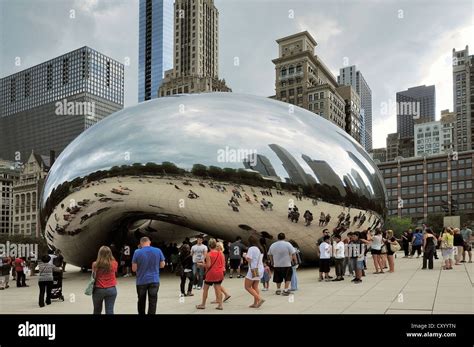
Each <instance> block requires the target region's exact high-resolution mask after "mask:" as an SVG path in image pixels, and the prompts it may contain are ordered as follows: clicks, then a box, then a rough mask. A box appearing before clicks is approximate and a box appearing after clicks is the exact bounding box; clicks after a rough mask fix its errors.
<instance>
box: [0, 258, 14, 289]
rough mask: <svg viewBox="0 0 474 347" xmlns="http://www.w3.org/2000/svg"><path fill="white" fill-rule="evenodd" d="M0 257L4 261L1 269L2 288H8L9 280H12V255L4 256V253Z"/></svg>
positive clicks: (0, 281)
mask: <svg viewBox="0 0 474 347" xmlns="http://www.w3.org/2000/svg"><path fill="white" fill-rule="evenodd" d="M0 259H1V261H2V265H1V269H0V286H1V287H0V290H4V289H7V288H10V286H9V285H8V282H9V280H10V270H11V267H12V265H11V263H12V261H11V258H10V257H4V256H3V255H2V256H0Z"/></svg>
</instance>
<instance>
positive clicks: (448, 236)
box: [441, 233, 454, 248]
mask: <svg viewBox="0 0 474 347" xmlns="http://www.w3.org/2000/svg"><path fill="white" fill-rule="evenodd" d="M441 240H442V241H445V242H446V245H447V246H448V248H452V247H453V246H454V235H451V234H449V233H444V234H443V237H442V238H441Z"/></svg>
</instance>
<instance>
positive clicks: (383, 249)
mask: <svg viewBox="0 0 474 347" xmlns="http://www.w3.org/2000/svg"><path fill="white" fill-rule="evenodd" d="M380 252H381V253H382V254H385V253H387V246H386V245H382V247H381V248H380Z"/></svg>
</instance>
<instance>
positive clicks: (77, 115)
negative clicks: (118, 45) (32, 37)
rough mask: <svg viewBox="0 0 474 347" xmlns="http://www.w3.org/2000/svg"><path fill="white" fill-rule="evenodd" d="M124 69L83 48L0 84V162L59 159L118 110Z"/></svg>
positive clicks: (120, 105)
mask: <svg viewBox="0 0 474 347" xmlns="http://www.w3.org/2000/svg"><path fill="white" fill-rule="evenodd" d="M123 83H124V71H123V64H121V63H119V62H117V61H115V60H113V59H111V58H109V57H107V56H105V55H103V54H101V53H99V52H97V51H95V50H93V49H92V48H89V47H82V48H79V49H77V50H75V51H72V52H69V53H66V54H64V55H62V56H59V57H57V58H54V59H51V60H49V61H46V62H44V63H41V64H39V65H36V66H33V67H31V68H29V69H26V70H23V71H20V72H17V73H15V74H13V75H10V76H7V77H4V78H2V79H1V80H0V158H3V159H10V160H16V161H21V162H25V161H26V160H27V159H28V157H29V155H30V153H31V151H32V150H33V151H34V152H35V153H38V154H49V153H50V151H54V152H56V154H59V153H60V152H61V151H62V150H63V149H64V148H65V147H66V146H67V145H68V144H69V143H70V142H71V141H72V140H74V139H75V138H76V136H78V135H79V134H80V133H82V132H83V131H84V130H86V129H87V128H89V127H90V126H92V125H94V124H95V123H97V122H98V121H100V120H101V119H103V118H104V117H106V116H108V115H109V114H111V113H114V112H115V111H118V110H120V109H122V108H123Z"/></svg>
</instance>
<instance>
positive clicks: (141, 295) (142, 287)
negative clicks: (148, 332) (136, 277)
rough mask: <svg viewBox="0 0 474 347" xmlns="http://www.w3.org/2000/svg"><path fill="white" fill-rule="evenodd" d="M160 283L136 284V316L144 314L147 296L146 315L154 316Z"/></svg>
mask: <svg viewBox="0 0 474 347" xmlns="http://www.w3.org/2000/svg"><path fill="white" fill-rule="evenodd" d="M159 289H160V282H157V283H148V284H137V294H138V304H137V307H138V314H145V306H146V296H147V294H148V314H156V305H157V304H158V290H159Z"/></svg>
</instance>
